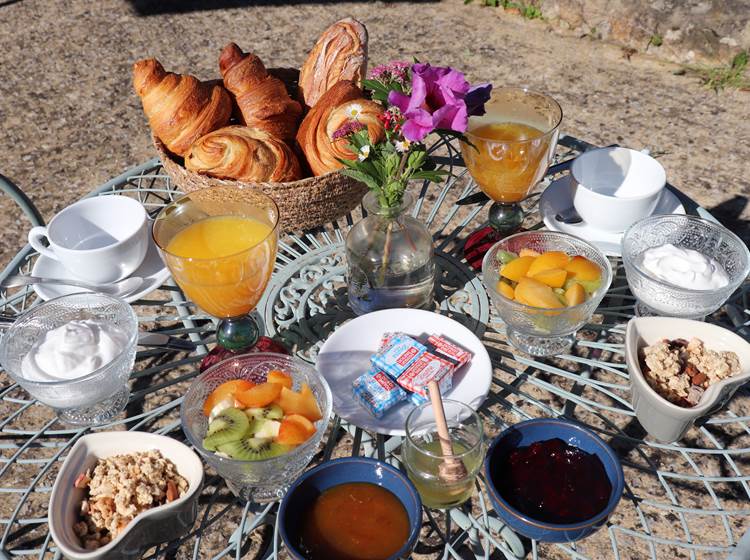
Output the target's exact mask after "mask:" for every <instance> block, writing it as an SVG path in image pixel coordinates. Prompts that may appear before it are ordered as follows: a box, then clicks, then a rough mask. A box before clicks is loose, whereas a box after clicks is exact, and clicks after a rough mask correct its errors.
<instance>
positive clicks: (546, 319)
mask: <svg viewBox="0 0 750 560" xmlns="http://www.w3.org/2000/svg"><path fill="white" fill-rule="evenodd" d="M523 248H527V249H534V250H535V251H537V252H539V253H543V252H545V251H562V252H564V253H567V254H568V255H571V256H574V255H581V256H583V257H586V258H587V259H589V260H590V261H592V262H593V263H595V264H596V265H597V266H598V267H599V268H600V269H601V284H600V285H599V287H598V288H597V289H596V291H595V292H594V293H592V294H591V295H590V296H589V297H588V299H587V300H586V301H584V302H583V303H581V304H579V305H573V306H570V307H559V308H555V309H543V308H540V307H533V306H530V305H525V304H523V303H519V302H518V301H515V300H512V299H509V298H507V297H506V296H504V295H503V294H501V293H500V292H499V291H498V289H497V284H498V281H499V280H500V263H499V262H498V260H497V258H498V253H499V252H500V251H512V252H514V253H518V252H519V251H520V250H521V249H523ZM482 276H483V281H484V285H485V287H486V288H487V293H488V294H489V295H490V298H491V299H492V303H493V304H494V305H495V309H496V311H497V313H498V314H499V315H500V318H501V319H502V320H503V322H504V323H505V326H506V334H507V336H508V340H509V342H510V343H511V344H512V345H513V347H514V348H516V349H518V350H521V351H522V352H526V353H527V354H531V355H532V356H552V355H556V354H562V353H565V352H567V351H568V350H570V347H571V346H572V345H573V343H574V341H575V333H576V331H577V330H578V329H580V328H581V327H582V326H583V325H584V324H585V323H586V322H587V321H588V320H590V319H591V316H592V315H593V314H594V311H595V310H596V308H597V307H598V306H599V303H601V301H602V299H603V298H604V295H605V294H606V293H607V290H608V289H609V285H610V283H611V282H612V266H611V265H610V263H609V260H608V259H607V257H606V256H605V255H604V253H602V252H601V251H600V250H599V249H597V248H596V247H594V246H593V245H592V244H591V243H589V242H588V241H584V240H583V239H581V238H579V237H575V236H573V235H570V234H568V233H560V232H557V231H524V232H522V233H516V234H515V235H511V236H509V237H506V238H505V239H503V240H501V241H498V242H497V243H495V244H494V245H493V246H492V247H490V250H489V251H487V254H486V255H485V256H484V261H483V262H482ZM561 305H562V304H561Z"/></svg>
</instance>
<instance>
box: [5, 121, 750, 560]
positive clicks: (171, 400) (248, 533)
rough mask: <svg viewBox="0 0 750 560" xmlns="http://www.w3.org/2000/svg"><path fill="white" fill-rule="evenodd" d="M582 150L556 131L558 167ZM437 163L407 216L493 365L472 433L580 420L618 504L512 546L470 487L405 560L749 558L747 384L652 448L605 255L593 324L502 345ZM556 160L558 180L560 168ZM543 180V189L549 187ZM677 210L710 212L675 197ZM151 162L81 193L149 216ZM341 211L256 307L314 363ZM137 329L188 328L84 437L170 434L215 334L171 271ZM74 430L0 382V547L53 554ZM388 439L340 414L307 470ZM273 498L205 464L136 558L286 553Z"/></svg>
mask: <svg viewBox="0 0 750 560" xmlns="http://www.w3.org/2000/svg"><path fill="white" fill-rule="evenodd" d="M591 147H592V146H591V145H589V144H587V143H585V142H582V141H579V140H576V139H575V138H572V137H569V136H564V137H563V138H562V139H561V140H560V145H559V147H558V153H557V160H558V162H563V161H565V160H568V159H569V158H571V157H573V156H575V155H576V154H577V153H578V152H580V151H583V150H586V149H589V148H591ZM432 149H433V153H434V155H435V156H436V159H437V160H438V161H439V163H440V165H441V166H443V167H444V168H445V169H447V170H448V171H449V172H450V176H449V179H448V180H447V181H446V182H445V183H443V184H439V185H435V184H425V185H423V186H421V188H419V189H418V192H417V194H418V198H417V203H416V205H415V207H414V209H413V211H414V215H416V216H418V217H419V218H420V219H422V220H423V221H425V222H426V223H427V224H428V225H429V227H430V229H431V231H432V232H433V234H434V239H435V247H436V256H437V262H438V268H439V281H438V284H439V285H438V287H437V291H436V303H435V311H437V312H439V313H444V314H446V315H449V316H451V317H453V318H455V319H456V320H458V321H460V322H462V323H463V324H465V325H466V326H468V327H469V328H470V329H471V330H473V331H474V332H475V333H476V334H477V336H478V337H480V338H481V339H482V340H483V342H484V343H485V345H486V346H487V348H488V350H489V352H490V355H491V358H492V362H493V365H494V379H493V384H492V387H491V392H490V395H489V397H488V399H487V401H486V402H485V404H484V405H483V406H482V408H481V414H482V417H483V419H484V421H485V429H486V432H487V435H488V436H489V437H492V436H493V435H495V434H497V433H499V432H500V431H501V430H502V429H503V428H505V427H507V426H508V425H510V424H513V423H515V422H518V421H521V420H524V419H527V418H532V417H537V416H565V417H568V418H574V419H576V420H578V421H581V422H584V423H586V424H587V425H589V426H590V427H591V428H592V429H593V430H595V431H596V432H597V433H598V434H599V435H600V436H602V437H603V438H604V439H605V440H606V441H608V442H609V443H610V445H611V446H612V447H613V448H614V449H615V450H616V451H617V453H618V454H619V456H620V458H621V461H622V464H623V467H624V470H625V477H626V487H625V493H624V495H623V498H622V501H621V502H620V505H619V506H618V508H617V510H616V511H615V513H614V515H613V516H612V518H611V519H610V521H609V523H608V524H607V526H606V527H604V528H602V529H601V530H600V531H598V532H597V533H595V534H594V535H592V536H591V537H589V538H588V539H585V540H583V541H580V542H578V543H572V544H560V545H548V544H542V543H536V542H531V543H529V542H528V541H524V540H522V539H519V538H518V537H517V536H516V535H515V534H514V533H512V532H511V531H510V530H509V529H507V528H505V527H504V526H503V524H502V523H501V522H500V521H499V520H498V518H497V517H495V516H494V513H493V511H492V509H491V506H490V504H489V501H488V499H487V497H486V494H485V493H484V491H483V484H484V483H483V481H482V480H481V477H480V481H479V483H478V492H477V493H476V495H475V497H474V498H473V499H472V501H471V503H470V504H468V505H467V506H465V507H463V508H458V509H453V510H450V511H449V512H447V513H446V512H436V511H429V510H425V512H424V523H423V529H422V535H421V538H420V542H419V544H418V546H417V548H416V551H415V553H414V557H415V558H437V557H441V558H456V559H458V558H466V557H471V556H474V555H475V556H476V557H477V558H508V559H513V558H524V557H533V558H574V559H579V558H615V559H626V558H628V559H629V558H633V559H636V558H637V559H641V558H654V559H655V558H669V559H671V558H691V559H697V558H725V557H727V556H728V555H729V557H730V558H732V559H734V560H738V559H740V558H750V542H748V540H749V539H750V537H748V536H745V538H743V535H750V531H749V530H750V506H749V505H748V503H749V502H748V500H749V498H750V485H749V484H750V396H748V393H747V392H746V391H744V390H741V391H740V392H738V394H737V396H736V397H735V398H734V400H733V401H732V402H731V403H730V405H729V406H728V408H727V409H726V410H724V411H723V412H721V413H719V414H717V415H715V416H714V417H712V418H711V419H709V420H708V421H707V422H706V423H705V424H704V425H702V426H700V427H697V428H694V429H692V430H691V431H690V432H689V433H688V435H687V436H686V437H685V438H684V439H683V440H681V441H680V442H677V443H675V444H671V445H664V444H659V443H656V442H655V441H653V440H652V439H651V438H649V436H648V435H647V434H646V433H645V432H644V431H643V429H642V428H641V427H640V425H639V424H638V422H637V420H636V419H635V415H634V413H633V409H632V407H631V405H630V400H629V389H628V386H629V382H628V374H627V369H626V367H625V364H624V359H623V336H624V324H625V322H626V321H627V320H628V319H629V318H630V317H631V316H632V314H633V303H634V298H633V296H632V295H631V294H630V293H629V291H628V288H627V284H626V282H625V280H624V272H623V270H622V266H621V262H620V261H619V259H612V263H613V267H614V269H615V270H616V275H615V280H614V282H613V284H612V288H611V289H610V291H609V292H608V295H607V297H606V298H605V299H604V301H603V302H602V304H601V306H600V308H599V309H598V311H597V315H596V316H595V319H594V320H593V321H592V323H591V324H589V325H587V326H586V327H585V328H584V330H583V331H582V332H581V333H579V335H578V341H577V343H576V345H575V347H574V348H573V350H572V351H571V352H570V354H569V355H565V356H558V357H555V358H553V359H533V358H529V357H524V356H521V355H514V354H513V352H512V350H511V348H510V347H509V346H508V345H507V344H506V342H505V338H504V327H503V324H502V321H501V320H500V319H499V317H498V316H497V315H496V314H495V313H494V312H493V309H492V306H491V304H490V301H489V299H488V297H487V294H486V292H485V290H484V288H483V286H482V282H481V278H480V276H479V275H477V274H476V273H475V272H474V271H473V270H472V269H471V268H470V267H469V266H467V265H466V263H465V262H464V261H463V260H462V256H461V255H462V240H463V238H464V237H465V236H466V235H467V234H468V233H469V232H471V231H472V230H473V229H475V228H476V227H477V226H478V225H480V221H481V219H483V217H484V216H486V211H483V204H481V203H480V204H475V205H470V206H459V205H456V204H455V202H456V201H457V200H458V199H461V198H464V197H466V196H467V195H470V194H471V193H473V192H474V191H475V190H476V186H475V184H474V183H473V182H472V181H471V180H470V178H469V176H468V174H467V172H466V170H465V169H464V168H463V167H462V163H461V160H460V156H459V155H458V152H457V149H456V146H454V145H451V144H450V143H446V144H439V145H435V146H433V148H432ZM564 167H565V165H561V166H557V167H556V168H554V169H555V171H556V172H560V171H562V172H564ZM550 179H551V177H547V178H546V179H545V181H547V182H548V181H549V180H550ZM0 187H2V188H3V190H4V191H5V193H6V194H8V195H10V196H11V197H12V198H13V199H14V200H15V201H16V202H17V203H18V204H19V205H20V206H21V207H22V208H23V209H24V210H25V211H26V214H27V215H28V217H29V218H30V220H31V221H32V222H34V223H35V224H36V223H38V222H39V221H40V220H41V217H40V215H39V213H38V212H37V211H36V209H35V208H34V207H33V205H32V204H31V203H30V201H29V200H28V198H26V197H25V196H24V195H23V193H22V192H21V191H20V190H19V189H18V188H17V187H15V186H13V185H12V184H10V183H9V182H8V181H6V180H5V179H4V178H3V177H2V176H0ZM670 188H672V189H673V192H674V193H675V194H676V195H677V196H678V197H679V198H680V200H681V202H682V203H683V205H684V206H685V207H686V210H687V211H688V213H691V214H698V215H701V216H702V217H704V218H707V219H713V218H712V217H711V216H710V214H708V212H706V211H705V210H704V209H702V208H700V207H698V206H697V205H696V204H695V203H694V202H693V201H691V200H690V199H688V198H687V197H685V196H684V195H682V194H681V193H679V191H677V190H676V189H674V188H673V187H670ZM177 189H178V187H176V186H175V185H173V184H171V182H170V179H169V177H168V176H167V175H166V174H164V172H163V171H162V170H161V167H160V164H159V161H158V160H157V159H153V160H151V161H148V162H146V163H144V164H142V165H139V166H137V167H135V168H132V169H130V170H128V171H127V172H125V173H123V174H122V175H120V176H119V177H116V178H114V179H112V180H111V181H109V182H107V183H106V184H104V185H102V186H101V187H100V188H98V189H96V190H95V191H93V192H92V193H90V194H89V195H88V196H108V195H126V196H133V197H137V198H138V200H140V201H141V202H142V203H143V204H144V205H145V206H146V208H147V210H148V211H149V212H150V213H151V214H152V215H155V213H156V212H158V210H159V209H160V208H161V207H162V206H163V205H165V204H166V203H168V202H169V201H171V200H172V199H173V198H174V197H175V196H178V195H179V191H178V190H177ZM537 202H538V196H534V197H532V198H530V199H529V200H528V201H527V203H526V204H527V207H528V211H529V218H528V219H527V224H526V225H527V227H540V225H541V224H539V223H538V222H539V216H538V214H537V213H536V211H535V207H536V204H537ZM359 212H360V210H357V211H356V212H355V215H354V216H352V215H348V216H346V217H344V218H342V219H341V220H339V221H338V222H337V223H334V224H330V225H328V226H326V227H322V228H319V229H317V230H315V231H309V232H297V233H287V234H285V235H283V236H282V239H281V240H280V245H279V254H278V258H277V262H276V267H275V271H274V274H273V277H272V279H271V282H270V284H269V286H268V289H267V291H266V293H265V296H264V297H263V299H262V301H261V303H260V305H259V306H258V309H257V310H256V313H257V315H258V317H259V319H260V321H261V324H262V325H263V326H264V330H265V334H267V335H268V336H271V337H274V338H275V339H277V340H279V341H281V342H282V343H283V344H285V345H286V346H287V347H288V348H289V349H290V350H291V351H292V353H294V354H295V355H296V356H298V357H300V358H302V359H303V360H307V361H310V362H314V361H315V356H316V352H317V351H318V349H319V348H320V346H321V344H322V343H323V341H324V340H325V339H326V337H327V336H328V335H329V334H330V333H331V332H332V331H333V330H334V329H335V328H336V327H337V326H339V325H341V324H342V323H344V322H345V321H347V320H349V319H350V318H352V316H353V315H352V313H351V310H350V309H349V308H348V304H347V298H346V290H345V283H344V271H345V262H344V256H343V242H344V238H345V235H346V232H347V229H348V228H349V227H350V226H351V225H352V224H353V223H354V220H356V219H357V215H358V214H359ZM36 258H37V255H36V254H35V253H34V252H33V250H32V249H31V248H30V247H29V246H26V247H24V248H23V249H22V250H21V251H20V252H19V253H18V254H17V255H16V256H15V257H14V258H13V259H12V261H11V262H10V263H9V264H8V265H7V267H6V268H5V269H4V270H3V271H2V273H1V274H0V278H4V277H5V276H6V275H8V274H16V273H22V274H28V273H29V272H30V270H31V268H32V266H33V264H34V261H35V259H36ZM748 293H749V292H748V291H747V290H744V289H740V291H738V292H737V293H736V294H735V295H734V296H733V297H732V298H731V300H730V302H729V303H728V306H727V307H725V309H724V311H723V312H721V313H719V314H717V315H716V316H714V317H711V318H709V320H711V321H715V322H720V323H722V324H724V325H725V326H727V327H728V328H731V329H733V330H735V331H737V332H739V333H740V334H742V335H744V336H746V337H747V336H748V334H749V333H750V330H748V328H749V327H748V323H749V320H750V317H748V313H750V312H749V311H747V310H748V308H749V306H748ZM37 302H38V301H37V298H36V296H35V294H34V292H33V291H32V290H31V289H30V288H23V289H20V290H12V291H11V290H9V291H8V292H3V293H0V311H3V312H5V313H9V314H17V313H21V312H23V311H24V310H27V309H29V308H30V307H32V306H33V305H35V304H37ZM133 305H134V306H135V309H136V311H137V314H138V317H139V320H140V321H141V323H142V325H141V327H142V328H144V329H149V330H159V331H161V332H164V333H167V334H171V335H174V336H179V337H184V338H189V339H190V340H192V341H193V342H195V343H196V344H197V345H198V350H197V351H196V352H193V353H191V354H187V353H184V352H178V351H164V350H157V349H149V350H143V351H141V352H139V353H138V356H137V360H136V367H135V368H134V371H133V373H132V377H131V379H132V381H131V383H132V396H131V399H130V402H129V405H128V408H127V411H126V415H123V417H122V418H120V419H118V420H117V421H115V422H113V423H111V424H109V425H106V426H101V427H98V428H95V430H125V429H127V430H149V431H154V432H158V433H162V434H169V435H171V436H172V437H175V438H178V439H184V436H183V434H182V431H181V429H180V420H179V407H180V403H181V401H182V395H183V394H184V393H185V390H186V387H187V386H188V385H189V383H190V380H191V379H192V378H193V377H195V376H196V375H198V364H199V362H200V361H201V359H202V357H203V355H204V354H205V353H206V352H207V351H208V348H209V346H210V345H211V344H212V343H213V342H214V340H215V339H214V329H213V327H214V325H213V323H212V322H211V320H210V319H209V318H208V317H207V316H205V315H203V314H202V313H201V312H200V311H199V310H198V309H197V308H196V307H195V306H194V305H193V304H192V303H191V302H190V301H187V300H186V299H185V298H184V296H183V294H182V293H181V291H180V290H179V289H178V288H176V287H175V285H174V284H173V283H172V282H171V281H167V282H166V283H165V284H164V285H163V286H162V287H161V288H160V289H159V290H158V291H155V292H153V293H152V294H150V295H148V296H146V297H145V298H144V299H141V300H139V301H137V302H135V303H134V304H133ZM86 431H87V430H85V429H76V428H71V427H69V426H65V425H62V424H60V423H58V422H56V421H55V419H54V417H53V415H52V414H51V412H50V411H49V410H48V409H47V408H46V407H44V406H43V405H41V404H39V403H37V402H36V401H34V400H31V399H30V397H29V395H28V394H26V393H25V392H24V391H23V390H22V389H20V388H19V387H18V386H17V385H15V384H14V383H12V381H11V380H10V379H9V378H8V377H7V376H6V375H5V374H4V373H3V374H0V496H1V497H0V534H1V537H0V556H2V557H7V558H10V557H31V558H56V557H59V552H58V551H57V550H56V547H55V545H54V542H53V541H52V540H51V538H50V535H49V532H48V528H47V521H46V508H47V502H48V499H49V493H50V490H51V487H52V484H53V482H54V477H55V474H56V472H57V470H58V468H59V466H60V465H61V463H62V461H63V460H64V459H65V457H66V454H67V452H68V450H69V449H70V447H71V446H72V445H73V443H74V442H75V441H76V440H77V438H79V437H80V436H81V435H83V434H84V433H86ZM400 443H401V442H400V438H387V437H384V436H380V435H377V434H371V433H366V432H364V431H362V430H361V429H359V428H357V427H356V426H352V425H349V424H347V423H346V422H344V421H343V420H341V419H340V418H338V417H335V418H333V419H332V422H331V428H330V433H329V435H328V437H327V439H326V440H325V445H324V446H323V448H322V449H321V450H320V452H319V453H318V454H317V455H316V456H315V458H314V459H313V463H318V462H320V461H326V460H328V459H330V458H332V457H337V456H341V455H347V454H355V455H356V454H359V455H366V456H372V457H377V458H380V459H382V460H387V461H389V462H391V463H393V464H395V465H397V466H398V465H400V462H399V445H400ZM275 512H276V505H275V504H271V505H259V504H253V503H242V502H240V501H239V500H237V499H236V498H235V497H234V496H233V495H231V493H230V492H229V491H228V490H227V488H226V486H225V484H224V483H223V480H222V479H221V478H220V477H218V476H217V475H216V474H215V473H213V472H208V473H207V476H206V480H205V485H204V489H203V493H202V496H201V508H200V512H199V518H198V521H197V522H196V525H195V527H194V528H193V530H192V532H191V533H190V534H189V535H187V536H186V537H184V538H182V539H180V540H177V541H172V542H168V543H165V544H163V545H161V546H159V547H157V548H155V549H152V550H150V551H148V552H147V554H146V555H145V557H146V558H157V557H159V558H162V557H164V558H212V559H218V558H238V559H239V558H241V557H246V558H277V557H278V558H284V557H286V554H285V552H284V550H283V546H282V545H281V542H280V539H279V537H278V532H277V531H276V529H275Z"/></svg>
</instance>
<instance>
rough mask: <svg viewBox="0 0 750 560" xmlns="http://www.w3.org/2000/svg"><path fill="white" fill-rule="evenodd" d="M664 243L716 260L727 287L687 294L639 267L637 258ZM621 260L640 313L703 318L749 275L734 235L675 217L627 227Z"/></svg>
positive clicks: (748, 262) (749, 257) (747, 256)
mask: <svg viewBox="0 0 750 560" xmlns="http://www.w3.org/2000/svg"><path fill="white" fill-rule="evenodd" d="M666 243H671V244H672V245H674V246H675V247H678V248H681V249H692V250H694V251H698V252H699V253H703V254H704V255H709V256H711V257H712V258H714V259H716V261H717V262H718V263H719V265H721V267H722V268H723V269H724V271H725V272H726V273H727V276H728V277H729V283H728V284H727V285H726V286H724V287H723V288H719V289H710V290H692V289H689V288H682V287H680V286H675V285H674V284H670V283H669V282H665V281H664V280H661V279H660V278H657V277H655V276H654V275H652V274H651V273H649V272H648V271H646V270H645V269H644V268H643V266H642V261H643V258H642V257H641V254H642V253H643V252H644V251H646V250H648V249H651V248H653V247H660V246H662V245H664V244H666ZM622 261H623V264H624V265H625V275H626V276H627V279H628V286H630V291H631V292H633V295H634V296H635V297H636V298H638V304H637V307H636V314H639V315H653V314H656V315H666V316H669V317H682V318H686V319H699V318H703V317H705V316H706V315H710V314H711V313H713V312H714V311H716V310H717V309H718V308H719V307H721V306H722V305H723V304H724V302H725V301H726V300H727V298H729V296H730V295H732V293H733V292H734V291H735V290H736V289H737V288H738V286H739V285H740V284H742V282H744V281H745V279H746V278H747V275H748V273H750V252H748V249H747V247H746V246H745V244H744V243H743V242H742V240H741V239H740V238H739V237H737V236H736V235H735V234H734V233H732V232H731V231H729V230H728V229H727V228H725V227H724V226H722V225H721V224H718V223H716V222H710V221H708V220H704V219H702V218H697V217H695V216H683V215H678V214H666V215H663V216H651V217H649V218H645V219H643V220H640V221H639V222H636V223H634V224H633V225H632V226H630V227H629V228H628V230H627V231H626V232H625V234H624V235H623V238H622Z"/></svg>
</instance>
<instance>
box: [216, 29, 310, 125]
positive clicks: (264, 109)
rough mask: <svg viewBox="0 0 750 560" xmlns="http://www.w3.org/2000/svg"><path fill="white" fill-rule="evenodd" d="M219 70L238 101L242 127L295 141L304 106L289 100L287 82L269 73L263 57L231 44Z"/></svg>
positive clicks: (225, 49)
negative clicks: (244, 51) (285, 83)
mask: <svg viewBox="0 0 750 560" xmlns="http://www.w3.org/2000/svg"><path fill="white" fill-rule="evenodd" d="M219 70H220V71H221V75H222V76H223V77H224V86H225V87H226V88H227V89H228V90H229V91H230V92H232V94H233V95H234V97H235V99H236V101H237V106H238V108H239V110H240V114H241V117H242V119H241V120H242V122H243V124H245V125H246V126H249V127H251V128H257V129H261V130H265V131H266V132H268V133H270V134H272V135H273V136H276V137H277V138H281V139H282V140H290V139H292V138H294V133H295V132H296V131H297V123H298V122H299V118H300V115H301V114H302V106H301V105H300V104H299V103H298V102H297V101H295V100H294V99H292V98H291V97H289V94H288V93H287V89H286V86H285V85H284V82H282V81H281V80H280V79H278V78H276V77H274V76H271V75H270V74H269V73H268V71H267V70H266V67H265V66H264V65H263V62H262V61H261V60H260V58H258V57H257V56H255V55H254V54H253V53H243V52H242V49H240V48H239V47H238V46H237V45H236V44H234V43H229V44H228V45H227V46H226V47H224V49H223V50H222V51H221V56H220V57H219Z"/></svg>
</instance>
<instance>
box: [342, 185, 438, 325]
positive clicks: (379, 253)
mask: <svg viewBox="0 0 750 560" xmlns="http://www.w3.org/2000/svg"><path fill="white" fill-rule="evenodd" d="M413 202H414V199H413V197H412V196H411V195H409V194H408V193H407V194H405V195H404V198H403V201H402V203H401V204H400V205H399V206H395V207H390V208H384V207H382V206H380V204H379V203H378V200H377V197H376V196H375V195H374V194H373V193H372V192H369V193H367V194H366V195H365V198H364V200H363V201H362V204H363V206H364V207H365V210H367V213H368V214H367V217H366V218H363V219H362V220H360V221H359V222H357V223H356V224H355V225H354V226H353V227H352V228H351V229H350V230H349V234H348V235H347V237H346V264H347V284H348V289H349V305H350V306H351V308H352V310H353V311H354V313H356V314H357V315H363V314H364V313H369V312H370V311H377V310H378V309H390V308H394V307H412V308H426V307H429V306H430V305H431V304H432V300H433V293H434V289H435V260H434V256H433V249H432V235H431V234H430V232H429V231H428V230H427V227H426V226H425V225H424V224H423V223H421V222H420V221H418V220H416V219H415V218H413V217H412V216H411V215H409V214H408V213H407V210H408V209H409V207H410V206H411V205H412V203H413Z"/></svg>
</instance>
